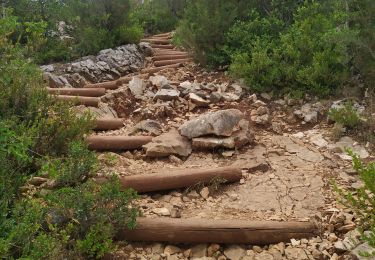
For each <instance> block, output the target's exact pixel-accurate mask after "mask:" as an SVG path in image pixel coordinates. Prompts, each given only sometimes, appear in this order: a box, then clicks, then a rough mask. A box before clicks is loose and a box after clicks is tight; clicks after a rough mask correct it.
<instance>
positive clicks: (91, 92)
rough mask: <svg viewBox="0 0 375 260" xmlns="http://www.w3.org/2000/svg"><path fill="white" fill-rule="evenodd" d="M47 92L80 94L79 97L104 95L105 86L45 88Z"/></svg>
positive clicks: (67, 94) (69, 94)
mask: <svg viewBox="0 0 375 260" xmlns="http://www.w3.org/2000/svg"><path fill="white" fill-rule="evenodd" d="M47 91H48V93H49V94H54V95H66V96H81V97H101V96H103V95H105V92H106V89H105V88H47Z"/></svg>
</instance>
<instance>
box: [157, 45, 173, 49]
mask: <svg viewBox="0 0 375 260" xmlns="http://www.w3.org/2000/svg"><path fill="white" fill-rule="evenodd" d="M151 48H154V49H174V46H173V45H171V44H168V45H161V44H151Z"/></svg>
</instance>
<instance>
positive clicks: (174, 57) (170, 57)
mask: <svg viewBox="0 0 375 260" xmlns="http://www.w3.org/2000/svg"><path fill="white" fill-rule="evenodd" d="M187 58H189V55H188V54H184V55H160V56H154V57H153V58H152V59H153V60H154V61H163V60H180V59H187Z"/></svg>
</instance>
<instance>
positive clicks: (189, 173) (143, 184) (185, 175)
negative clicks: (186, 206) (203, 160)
mask: <svg viewBox="0 0 375 260" xmlns="http://www.w3.org/2000/svg"><path fill="white" fill-rule="evenodd" d="M241 178H242V173H241V169H239V168H233V167H221V168H212V169H183V170H173V171H170V170H164V171H163V172H161V173H153V174H144V175H134V176H124V177H121V178H120V182H121V185H122V187H123V188H132V189H134V190H136V191H138V192H141V193H144V192H153V191H164V190H172V189H179V188H187V187H191V186H194V185H196V184H209V183H210V182H212V181H214V180H215V179H217V180H218V181H219V180H226V182H237V181H240V179H241ZM97 181H98V182H104V181H105V179H97Z"/></svg>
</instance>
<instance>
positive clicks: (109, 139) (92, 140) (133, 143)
mask: <svg viewBox="0 0 375 260" xmlns="http://www.w3.org/2000/svg"><path fill="white" fill-rule="evenodd" d="M86 141H87V143H88V148H89V149H91V150H97V151H123V150H134V149H140V148H142V146H143V145H145V144H147V143H149V142H151V141H152V136H96V135H94V136H90V137H88V138H87V139H86Z"/></svg>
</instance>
